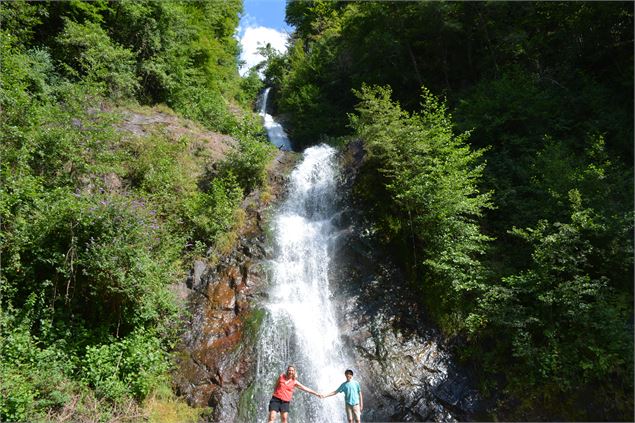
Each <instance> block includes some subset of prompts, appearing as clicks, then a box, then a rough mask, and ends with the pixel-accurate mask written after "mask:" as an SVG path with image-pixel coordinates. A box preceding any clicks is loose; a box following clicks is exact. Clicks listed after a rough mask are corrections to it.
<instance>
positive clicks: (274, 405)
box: [269, 397, 289, 413]
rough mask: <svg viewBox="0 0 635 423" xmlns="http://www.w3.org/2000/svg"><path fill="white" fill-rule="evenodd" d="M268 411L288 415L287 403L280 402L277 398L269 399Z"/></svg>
mask: <svg viewBox="0 0 635 423" xmlns="http://www.w3.org/2000/svg"><path fill="white" fill-rule="evenodd" d="M269 411H277V412H278V413H288V412H289V401H282V400H281V399H280V398H278V397H271V401H269Z"/></svg>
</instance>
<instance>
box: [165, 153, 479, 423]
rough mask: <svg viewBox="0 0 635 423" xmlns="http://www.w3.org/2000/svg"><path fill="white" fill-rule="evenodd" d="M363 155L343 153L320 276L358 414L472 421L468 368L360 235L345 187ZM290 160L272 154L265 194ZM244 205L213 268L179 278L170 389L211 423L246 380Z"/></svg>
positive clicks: (252, 213) (261, 283)
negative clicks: (177, 340) (184, 312)
mask: <svg viewBox="0 0 635 423" xmlns="http://www.w3.org/2000/svg"><path fill="white" fill-rule="evenodd" d="M362 156H363V151H362V149H361V145H360V144H357V143H352V144H351V145H350V146H349V148H348V149H347V150H345V151H344V152H343V153H342V166H344V167H345V169H344V171H343V172H342V175H344V178H343V179H342V181H341V186H342V193H343V195H342V197H341V200H340V201H341V210H342V212H341V213H340V215H339V217H338V218H337V219H336V222H334V224H335V225H336V226H337V227H338V228H339V233H338V237H337V241H336V243H335V246H334V250H333V251H332V256H333V261H332V265H331V270H330V275H329V279H330V281H331V290H332V292H333V298H334V301H335V307H336V311H337V313H338V314H339V316H340V319H339V321H340V322H342V327H341V328H340V329H341V333H342V335H343V337H344V340H345V342H346V344H347V346H348V347H349V349H350V350H351V351H353V355H354V357H353V359H354V370H355V371H356V379H357V380H359V381H360V383H361V384H362V389H363V391H364V397H365V412H364V420H365V421H457V420H474V419H475V418H476V416H477V415H478V412H479V409H480V402H479V399H478V394H477V392H476V391H475V390H474V389H473V388H472V387H471V383H470V380H469V376H468V375H467V374H466V372H465V371H464V370H462V369H461V368H459V367H458V366H457V365H455V364H453V361H452V357H451V354H450V353H449V352H448V348H447V347H446V345H445V341H444V339H443V338H442V336H441V335H440V334H439V332H438V331H437V330H436V329H435V328H434V327H433V325H432V324H430V323H429V322H427V321H426V318H425V312H424V310H422V309H421V308H420V306H419V305H418V303H417V301H416V299H415V298H413V295H412V292H411V291H410V290H409V289H408V287H407V284H406V282H405V278H404V277H403V275H402V274H401V272H400V271H399V269H398V267H397V266H396V265H395V264H393V262H392V260H391V258H390V255H389V254H388V253H387V252H385V251H381V249H380V248H378V245H377V243H375V242H374V241H373V239H372V237H371V236H369V235H368V231H367V228H366V227H365V224H364V223H363V221H364V220H363V216H362V215H361V213H360V211H359V210H358V209H355V208H354V207H352V206H351V201H350V198H349V197H347V195H346V193H347V192H349V191H350V189H351V187H352V185H353V184H354V182H355V175H356V172H357V169H358V167H359V164H360V162H361V160H362ZM293 162H294V160H293V159H292V154H288V155H281V156H279V158H278V159H277V162H276V164H277V166H275V167H274V168H273V171H272V173H271V178H272V179H271V185H272V187H273V198H274V201H275V199H277V198H280V197H281V196H282V195H283V194H284V182H285V175H286V174H287V173H288V171H289V170H290V167H291V166H292V165H293ZM245 209H246V210H247V212H248V219H247V220H248V224H247V225H246V227H245V230H244V231H243V233H242V235H241V237H240V239H239V242H238V244H237V246H236V248H235V249H234V251H233V252H232V253H231V254H230V255H228V256H227V257H224V258H223V259H221V260H220V261H219V262H218V263H217V264H215V265H213V266H212V265H210V264H209V263H206V262H204V261H199V262H196V263H195V265H194V268H193V269H192V272H191V275H190V277H189V278H188V280H187V282H186V285H187V291H188V292H189V298H190V311H191V318H190V320H189V321H188V322H187V328H188V329H187V332H186V333H185V335H184V337H183V344H182V353H181V356H180V360H179V364H180V369H178V370H177V376H176V384H177V390H178V392H179V393H180V394H182V395H184V396H185V397H186V398H187V400H188V402H189V403H190V404H191V405H193V406H211V407H212V413H211V415H210V416H209V421H214V422H234V421H242V420H245V419H244V418H243V417H239V416H244V415H246V414H244V413H243V414H240V413H241V412H240V410H241V407H242V408H246V405H245V404H241V403H240V400H241V394H243V393H244V392H245V391H246V390H247V389H248V388H249V386H250V385H251V384H252V382H253V377H254V371H255V357H256V354H255V351H254V345H255V341H256V339H255V336H256V335H257V332H258V326H259V322H260V320H261V318H262V316H261V315H260V314H259V313H262V312H261V311H258V304H259V302H260V299H261V298H262V296H263V295H266V294H265V291H266V288H267V283H268V281H267V276H266V275H267V273H266V269H265V262H266V259H267V258H270V254H271V251H270V250H269V248H271V247H270V245H268V244H267V240H266V236H265V233H266V228H267V210H268V209H267V206H266V205H264V204H263V203H262V202H261V201H260V200H259V198H258V196H257V194H254V195H253V196H252V197H251V198H250V199H248V200H247V201H246V204H245ZM343 371H344V369H342V372H343ZM342 380H343V379H342ZM339 382H340V381H334V386H333V387H334V388H335V387H336V386H337V384H338V383H339ZM243 397H247V396H246V395H244V396H243ZM247 420H249V419H247ZM247 420H245V421H247Z"/></svg>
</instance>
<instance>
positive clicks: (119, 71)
mask: <svg viewBox="0 0 635 423" xmlns="http://www.w3.org/2000/svg"><path fill="white" fill-rule="evenodd" d="M58 42H59V43H60V45H61V46H62V48H63V54H64V56H65V57H66V58H67V60H69V62H70V63H68V65H67V70H68V73H69V74H70V75H71V76H80V77H82V78H83V79H85V80H86V81H87V82H89V83H95V84H97V85H98V86H103V89H104V90H105V92H106V93H107V94H108V95H109V96H110V97H112V98H113V99H120V98H124V97H130V96H132V95H133V94H134V92H135V91H136V89H137V88H138V82H137V80H136V76H135V74H134V66H133V65H134V53H133V52H132V51H130V50H128V49H125V48H122V47H120V46H117V45H115V44H113V42H112V41H111V40H110V37H108V34H107V33H106V31H104V30H103V29H102V28H101V27H100V26H99V24H97V23H93V22H88V23H85V24H79V23H76V22H73V21H71V20H68V19H67V20H66V21H65V25H64V31H63V32H62V33H61V34H60V35H59V37H58Z"/></svg>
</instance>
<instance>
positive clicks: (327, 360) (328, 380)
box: [255, 145, 350, 422]
mask: <svg viewBox="0 0 635 423" xmlns="http://www.w3.org/2000/svg"><path fill="white" fill-rule="evenodd" d="M334 154H335V150H334V149H332V148H331V147H328V146H325V145H321V146H317V147H312V148H309V149H307V150H305V153H304V160H303V161H302V163H301V164H300V165H298V167H297V168H296V169H295V170H294V171H293V173H292V174H291V178H290V192H289V197H288V199H287V201H286V202H285V204H284V205H283V207H282V208H281V210H280V211H279V213H278V215H277V217H276V219H275V221H274V228H273V229H274V233H275V242H276V248H277V253H276V257H275V258H274V259H273V260H272V266H271V272H272V283H271V287H270V291H269V298H268V300H267V301H266V302H265V304H264V307H265V310H266V317H265V318H264V321H263V324H262V328H261V332H260V339H259V346H258V357H257V363H258V364H257V372H256V373H257V375H256V378H257V381H256V396H255V397H256V398H255V399H256V401H257V402H258V409H259V413H260V415H261V416H263V419H264V416H266V414H267V404H268V401H269V399H270V397H271V394H272V392H273V385H274V383H275V381H276V379H277V377H278V376H279V375H280V373H283V372H284V371H285V370H286V367H287V365H289V364H294V365H295V366H296V370H297V372H298V380H299V381H300V383H302V384H303V385H305V386H308V387H310V388H313V389H314V390H317V391H318V392H321V393H326V392H331V391H333V390H334V389H335V388H337V387H338V386H339V384H340V383H342V382H343V381H344V380H345V378H344V370H345V369H346V368H347V367H350V361H349V360H348V359H347V357H346V353H345V351H344V346H343V344H342V342H341V340H340V336H339V331H338V326H337V321H336V318H335V315H334V313H333V307H332V305H331V300H330V296H331V293H330V290H329V281H328V270H329V262H330V257H329V242H330V241H331V240H332V239H333V238H332V237H333V227H332V225H331V223H330V218H331V217H332V215H333V210H331V207H332V204H333V202H334V196H335V163H334ZM289 414H290V416H289V417H290V420H291V421H292V422H338V421H346V420H345V415H344V402H343V396H342V395H339V396H336V397H330V398H326V399H319V398H317V397H315V396H312V395H310V394H307V393H305V392H302V391H300V390H298V389H296V391H295V393H294V397H293V401H292V403H291V411H290V413H289Z"/></svg>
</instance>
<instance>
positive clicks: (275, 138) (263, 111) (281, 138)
mask: <svg viewBox="0 0 635 423" xmlns="http://www.w3.org/2000/svg"><path fill="white" fill-rule="evenodd" d="M270 90H271V88H266V89H265V91H264V93H263V94H262V99H261V102H262V103H261V105H260V113H259V114H260V116H262V119H263V125H264V127H265V129H266V130H267V136H268V137H269V141H271V143H272V144H273V145H275V146H276V147H278V148H279V149H281V150H287V151H289V150H291V141H289V137H288V136H287V133H286V132H285V131H284V128H283V127H282V125H280V124H279V123H278V122H276V121H275V119H274V118H273V116H271V115H270V114H267V99H268V98H269V91H270Z"/></svg>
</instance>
